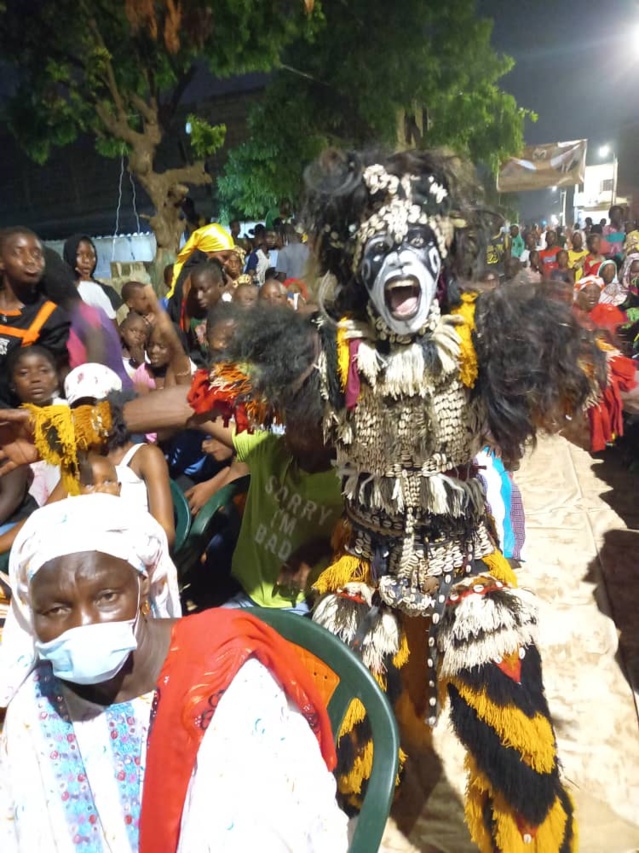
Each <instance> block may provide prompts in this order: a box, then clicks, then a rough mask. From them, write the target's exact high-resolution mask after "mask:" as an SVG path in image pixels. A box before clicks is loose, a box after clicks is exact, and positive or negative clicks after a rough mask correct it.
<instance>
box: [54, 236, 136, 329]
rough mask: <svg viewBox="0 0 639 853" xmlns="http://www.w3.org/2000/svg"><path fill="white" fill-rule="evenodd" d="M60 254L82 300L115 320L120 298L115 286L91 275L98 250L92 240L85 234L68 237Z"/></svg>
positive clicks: (95, 265) (120, 302)
mask: <svg viewBox="0 0 639 853" xmlns="http://www.w3.org/2000/svg"><path fill="white" fill-rule="evenodd" d="M62 256H63V258H64V260H65V261H66V263H67V264H68V265H69V266H70V267H71V269H72V270H73V272H74V274H75V285H76V287H77V288H78V293H79V294H80V297H81V299H82V301H83V302H86V303H87V305H92V306H93V307H94V308H100V309H101V310H102V311H104V313H105V314H106V315H107V317H108V318H109V320H113V322H115V315H116V312H117V310H118V309H119V308H120V306H121V305H122V299H121V298H120V295H119V293H118V292H117V290H115V288H113V287H112V286H111V285H105V284H102V282H100V281H98V280H97V279H95V278H94V277H93V275H94V273H95V268H96V267H97V265H98V252H97V249H96V248H95V243H94V242H93V240H92V239H91V238H90V237H88V236H87V235H86V234H75V235H74V236H73V237H69V239H68V240H67V241H66V242H65V244H64V249H63V250H62Z"/></svg>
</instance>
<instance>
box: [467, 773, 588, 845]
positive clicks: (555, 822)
mask: <svg viewBox="0 0 639 853" xmlns="http://www.w3.org/2000/svg"><path fill="white" fill-rule="evenodd" d="M466 768H467V770H468V771H469V774H470V779H469V783H468V791H467V800H466V805H465V812H466V823H467V824H468V828H469V829H470V835H471V838H472V840H473V841H474V842H475V844H477V846H478V847H479V849H480V851H481V853H493V851H494V849H495V842H496V844H497V847H498V849H499V850H501V851H504V853H554V851H557V850H559V849H560V848H561V846H562V844H563V840H564V836H565V834H566V824H567V821H568V815H567V814H566V811H565V810H564V807H563V805H562V803H561V800H560V799H559V798H558V797H556V798H555V801H554V803H553V805H552V806H551V807H550V809H549V811H548V814H547V815H546V819H545V820H544V821H543V823H541V824H540V825H539V826H538V827H534V828H533V831H534V835H533V833H532V832H531V833H530V835H531V839H532V840H531V841H524V838H523V835H522V832H521V830H520V828H519V826H518V825H517V822H516V820H515V817H514V815H513V810H512V808H511V807H510V806H509V805H508V803H507V802H506V800H505V798H504V796H503V795H502V794H500V793H499V792H496V791H495V790H494V789H493V787H492V785H491V784H490V782H489V781H488V779H487V778H486V776H485V775H484V774H483V773H481V772H480V771H479V770H478V768H477V766H476V764H475V762H474V761H473V759H472V758H471V757H470V756H467V758H466ZM489 797H490V799H491V801H492V814H493V820H494V821H495V825H496V831H495V839H494V841H493V839H492V838H491V836H490V833H489V832H488V830H487V828H486V825H485V823H484V817H483V807H484V804H485V802H486V800H487V799H488V798H489ZM570 799H571V802H572V798H570ZM573 807H574V806H573ZM572 830H573V838H572V842H571V844H570V851H571V853H577V848H578V836H577V826H576V824H575V822H574V820H573V826H572ZM524 834H525V831H524Z"/></svg>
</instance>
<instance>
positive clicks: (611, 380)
mask: <svg viewBox="0 0 639 853" xmlns="http://www.w3.org/2000/svg"><path fill="white" fill-rule="evenodd" d="M636 384H637V382H636V368H635V363H634V361H632V359H630V358H626V357H625V356H623V355H621V354H620V353H616V352H614V353H611V354H610V355H609V358H608V384H607V385H606V388H605V390H604V392H603V396H602V398H601V400H600V401H599V403H598V404H597V405H596V406H591V408H590V409H588V420H589V421H590V449H591V451H592V452H593V453H597V452H599V451H600V450H605V447H606V444H607V443H608V442H610V441H613V440H614V439H615V438H617V437H618V436H620V435H623V402H622V400H621V394H620V392H621V391H624V392H627V391H632V389H633V388H634V387H635V385H636Z"/></svg>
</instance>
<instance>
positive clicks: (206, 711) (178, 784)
mask: <svg viewBox="0 0 639 853" xmlns="http://www.w3.org/2000/svg"><path fill="white" fill-rule="evenodd" d="M249 658H257V660H259V661H260V663H262V664H263V665H264V666H266V667H267V668H268V669H269V670H270V672H271V674H272V675H273V676H274V677H275V679H276V680H277V681H278V683H279V684H280V686H281V687H282V689H283V690H284V692H285V693H286V695H287V697H288V698H289V699H290V700H292V701H293V702H295V704H296V705H297V707H298V708H299V709H300V711H301V712H302V714H303V715H304V717H305V718H306V720H307V722H308V724H309V726H310V727H311V729H312V730H313V732H314V734H315V736H316V737H317V740H318V742H319V746H320V749H321V752H322V756H323V758H324V761H325V762H326V766H327V767H328V769H329V770H333V769H334V767H335V765H336V763H337V759H336V755H335V747H334V743H333V734H332V731H331V724H330V721H329V719H328V714H327V712H326V706H325V704H324V702H323V701H322V699H321V697H320V694H319V692H318V690H317V688H316V687H315V685H314V683H313V679H312V676H311V675H310V673H309V672H308V670H306V669H305V667H304V665H303V664H302V662H301V659H300V658H299V657H298V656H297V655H296V653H295V652H294V651H293V648H292V646H291V644H290V643H288V642H287V641H286V640H285V639H284V638H283V637H281V636H280V635H279V634H278V633H277V632H276V631H274V630H273V629H272V628H270V627H269V626H268V625H265V624H264V623H263V622H261V621H260V620H259V619H257V618H256V617H255V616H251V615H250V614H248V613H245V612H244V611H240V610H222V609H215V610H207V611H205V612H204V613H199V614H197V615H196V616H187V617H186V618H184V619H180V620H178V621H177V622H176V623H175V625H174V626H173V631H172V635H171V647H170V649H169V654H168V655H167V658H166V661H165V663H164V666H163V668H162V672H161V673H160V678H159V681H158V687H157V692H158V700H157V705H156V713H155V718H154V719H153V720H152V724H151V730H150V734H149V741H148V747H147V760H146V771H145V778H144V791H143V796H142V813H141V816H140V853H174V851H175V850H177V845H178V841H179V837H180V824H181V820H182V811H183V808H184V800H185V798H186V794H187V791H188V786H189V781H190V779H191V775H192V773H193V770H194V768H195V764H196V759H197V753H198V749H199V746H200V743H201V742H202V739H203V737H204V734H205V732H206V729H207V727H208V725H209V723H210V722H211V719H212V717H213V715H214V714H215V710H216V708H217V705H218V703H219V701H220V699H221V698H222V695H223V694H224V692H225V691H226V689H227V688H228V687H229V685H230V684H231V682H232V681H233V679H234V678H235V676H236V675H237V673H238V671H239V670H240V668H241V667H242V665H243V664H244V663H246V661H247V660H249ZM246 772H250V767H247V768H246ZM247 805H248V804H247ZM211 808H215V803H212V804H211ZM282 819H283V820H285V819H286V816H285V815H283V816H282Z"/></svg>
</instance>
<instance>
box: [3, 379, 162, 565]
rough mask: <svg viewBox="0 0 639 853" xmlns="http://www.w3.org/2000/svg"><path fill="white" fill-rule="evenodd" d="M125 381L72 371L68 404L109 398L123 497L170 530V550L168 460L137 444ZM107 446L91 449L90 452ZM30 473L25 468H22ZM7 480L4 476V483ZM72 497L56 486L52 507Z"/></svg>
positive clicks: (110, 441)
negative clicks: (125, 408)
mask: <svg viewBox="0 0 639 853" xmlns="http://www.w3.org/2000/svg"><path fill="white" fill-rule="evenodd" d="M121 389H122V381H121V379H120V378H119V376H118V375H117V374H116V373H114V371H112V370H110V369H109V368H108V367H105V366H104V365H103V364H83V365H81V366H80V367H77V368H75V370H72V371H71V373H69V375H68V376H67V377H66V379H65V382H64V392H65V396H66V398H67V402H68V403H69V405H70V406H71V407H72V408H73V407H75V406H81V405H94V404H95V403H96V402H98V401H100V400H104V399H106V398H107V397H108V399H109V402H110V403H111V419H112V425H111V430H110V433H109V436H108V437H107V442H106V455H107V456H108V459H109V460H110V462H111V463H112V465H114V466H115V469H116V472H117V476H116V480H117V481H118V482H119V483H120V484H121V493H120V497H121V499H122V500H123V501H126V502H127V504H128V506H129V507H130V509H131V512H132V513H136V512H138V511H139V510H147V511H148V512H150V513H151V515H152V516H153V517H154V518H155V520H156V521H157V522H158V523H159V524H160V525H161V527H162V528H163V529H164V531H165V533H166V536H167V541H168V544H169V547H171V546H172V545H173V542H174V541H175V522H174V517H173V499H172V497H171V486H170V481H169V473H168V467H167V463H166V460H165V458H164V454H163V453H162V451H161V450H160V449H159V448H158V447H155V446H154V445H152V444H134V442H133V440H132V438H131V435H130V433H129V432H128V430H127V427H126V424H125V422H124V416H123V414H122V403H123V398H122V395H120V393H119V392H120V391H121ZM92 451H93V452H96V453H97V452H99V453H101V452H102V448H98V447H93V448H89V452H92ZM18 470H19V471H20V470H25V469H18ZM3 479H4V478H0V483H1V482H2V480H3ZM66 497H68V495H67V492H66V489H65V488H64V486H63V484H62V481H60V482H59V483H58V485H57V486H56V487H55V489H54V490H53V492H52V493H51V495H50V496H49V499H48V500H47V504H50V503H55V502H56V501H60V500H63V499H64V498H66ZM21 527H22V523H19V524H17V525H15V527H13V528H12V529H11V530H9V531H8V532H6V533H5V534H4V535H2V536H0V553H3V552H5V551H8V550H9V549H10V548H11V546H12V545H13V542H14V540H15V537H16V536H17V534H18V532H19V530H20V528H21Z"/></svg>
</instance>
